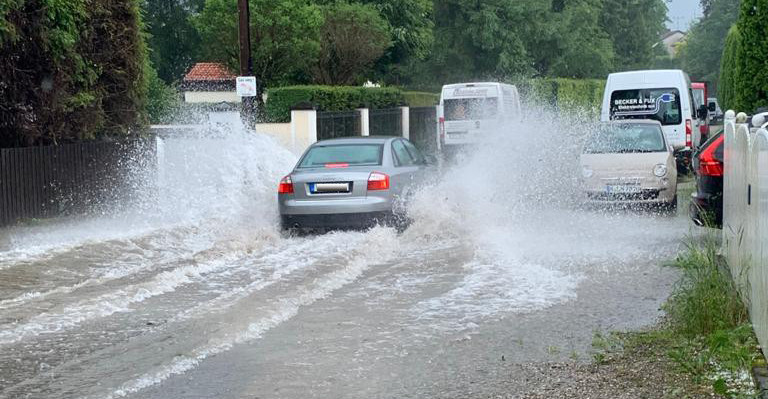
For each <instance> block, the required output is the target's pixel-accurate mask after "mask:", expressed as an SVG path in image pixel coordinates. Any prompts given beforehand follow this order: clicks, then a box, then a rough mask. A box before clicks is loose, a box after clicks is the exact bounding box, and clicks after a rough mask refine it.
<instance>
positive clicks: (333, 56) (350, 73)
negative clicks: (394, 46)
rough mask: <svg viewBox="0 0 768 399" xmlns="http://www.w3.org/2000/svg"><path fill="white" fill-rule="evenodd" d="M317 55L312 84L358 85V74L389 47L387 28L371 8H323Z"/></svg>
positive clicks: (356, 5)
mask: <svg viewBox="0 0 768 399" xmlns="http://www.w3.org/2000/svg"><path fill="white" fill-rule="evenodd" d="M323 16H324V22H323V26H322V28H321V29H320V54H319V56H318V59H317V63H316V64H315V65H314V66H313V67H312V68H311V73H312V77H313V80H314V81H315V83H321V84H336V85H345V84H354V83H360V82H359V80H360V74H361V73H362V72H363V71H364V70H365V69H367V68H370V67H371V66H372V65H373V63H374V62H376V60H378V59H379V58H381V56H382V55H384V52H385V51H386V50H387V48H389V47H390V45H391V42H390V37H391V36H390V27H389V24H387V21H385V20H384V18H382V16H381V15H380V14H379V12H378V11H377V10H376V9H375V8H374V7H372V6H370V5H364V4H359V3H351V4H350V3H343V2H340V3H334V4H330V5H327V6H324V7H323Z"/></svg>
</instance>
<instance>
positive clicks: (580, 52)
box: [541, 0, 614, 78]
mask: <svg viewBox="0 0 768 399" xmlns="http://www.w3.org/2000/svg"><path fill="white" fill-rule="evenodd" d="M602 7H603V4H602V0H575V1H570V2H567V3H566V4H565V7H564V8H563V10H562V12H555V13H553V14H554V15H553V16H552V24H553V26H555V27H557V29H556V30H555V31H554V34H555V36H554V38H555V40H552V41H551V42H550V45H551V46H552V47H550V49H549V51H550V53H551V59H550V61H549V68H547V69H544V70H541V72H543V73H545V74H546V75H549V76H557V77H568V78H590V77H603V76H605V75H607V74H608V73H609V72H610V71H611V70H612V67H613V57H614V52H613V43H612V42H611V38H610V37H609V36H608V34H607V33H606V32H605V31H604V30H603V28H602V27H601V26H600V24H599V18H600V13H601V11H602Z"/></svg>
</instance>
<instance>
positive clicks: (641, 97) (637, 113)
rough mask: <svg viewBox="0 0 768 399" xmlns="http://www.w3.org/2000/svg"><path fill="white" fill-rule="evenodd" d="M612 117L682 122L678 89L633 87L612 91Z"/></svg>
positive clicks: (674, 123) (670, 122)
mask: <svg viewBox="0 0 768 399" xmlns="http://www.w3.org/2000/svg"><path fill="white" fill-rule="evenodd" d="M611 119H612V120H616V119H653V120H657V121H659V122H661V124H662V125H679V124H680V123H682V114H681V112H680V92H678V90H677V89H673V88H667V89H633V90H617V91H614V92H613V93H611Z"/></svg>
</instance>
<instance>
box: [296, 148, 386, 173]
mask: <svg viewBox="0 0 768 399" xmlns="http://www.w3.org/2000/svg"><path fill="white" fill-rule="evenodd" d="M382 148H383V145H381V144H338V145H321V146H316V147H312V148H311V149H310V150H309V151H308V152H307V154H306V155H304V158H302V159H301V162H299V168H319V167H325V166H327V165H332V164H346V165H347V166H365V165H381V154H382V152H383V151H382Z"/></svg>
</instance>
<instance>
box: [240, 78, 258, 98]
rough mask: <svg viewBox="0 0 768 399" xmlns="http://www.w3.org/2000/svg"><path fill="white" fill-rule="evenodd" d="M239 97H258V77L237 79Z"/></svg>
mask: <svg viewBox="0 0 768 399" xmlns="http://www.w3.org/2000/svg"><path fill="white" fill-rule="evenodd" d="M237 95H238V96H240V97H255V96H256V77H255V76H238V77H237Z"/></svg>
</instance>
